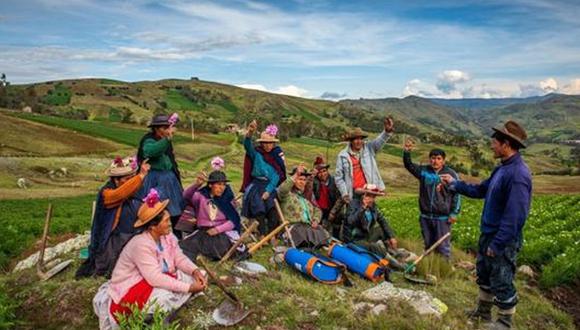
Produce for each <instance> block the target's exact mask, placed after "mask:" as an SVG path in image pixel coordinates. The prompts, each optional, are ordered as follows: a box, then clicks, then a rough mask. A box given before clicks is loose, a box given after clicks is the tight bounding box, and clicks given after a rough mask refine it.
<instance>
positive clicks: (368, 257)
mask: <svg viewBox="0 0 580 330" xmlns="http://www.w3.org/2000/svg"><path fill="white" fill-rule="evenodd" d="M328 256H329V257H330V258H332V259H334V260H336V261H338V262H340V263H342V264H344V265H345V266H346V268H347V269H348V270H349V271H351V272H353V273H356V274H358V275H359V276H361V277H363V278H366V279H367V280H370V281H372V282H379V281H381V280H383V279H384V274H385V272H388V269H387V266H388V265H389V261H388V260H386V259H384V258H381V257H379V256H377V255H375V254H373V253H371V252H370V251H368V250H367V249H365V248H363V247H360V246H358V245H354V244H346V245H343V244H339V243H336V242H335V243H333V244H331V245H330V248H329V249H328Z"/></svg>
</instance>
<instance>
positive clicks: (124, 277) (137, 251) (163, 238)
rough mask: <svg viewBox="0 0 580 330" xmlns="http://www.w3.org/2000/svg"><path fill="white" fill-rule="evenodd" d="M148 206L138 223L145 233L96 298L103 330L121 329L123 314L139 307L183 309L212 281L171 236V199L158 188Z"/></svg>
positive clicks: (124, 255)
mask: <svg viewBox="0 0 580 330" xmlns="http://www.w3.org/2000/svg"><path fill="white" fill-rule="evenodd" d="M144 202H145V203H144V204H143V205H142V206H141V207H140V208H139V212H138V215H137V222H135V228H138V229H139V230H141V231H142V232H141V233H140V234H138V235H136V236H135V237H133V238H132V239H131V240H130V241H129V243H127V245H126V246H125V248H124V249H123V252H121V256H120V257H119V260H118V261H117V264H116V265H115V269H114V270H113V276H112V278H111V280H110V281H108V282H106V283H105V284H103V285H102V286H101V287H100V288H99V290H98V292H97V294H96V295H95V298H94V299H93V307H94V310H95V313H96V314H97V316H98V317H99V327H100V328H101V329H112V328H116V327H117V325H118V322H119V317H120V315H130V314H131V308H132V307H133V308H134V306H137V308H138V309H139V310H145V311H146V312H147V313H153V311H155V310H156V309H159V310H161V311H163V312H171V311H174V310H177V309H178V308H179V307H181V306H182V305H183V304H184V303H185V302H186V301H187V300H188V299H189V297H190V296H191V294H192V293H197V292H200V291H203V290H204V289H205V288H206V287H207V279H206V278H205V276H204V275H203V274H202V272H201V271H200V270H199V269H198V268H197V266H196V265H195V264H193V263H192V262H191V260H189V259H188V258H187V257H186V256H185V255H184V254H183V252H182V251H181V249H180V248H179V245H178V243H177V238H176V237H175V236H174V235H173V234H172V233H171V222H170V215H169V212H168V211H167V210H166V208H167V205H168V204H169V200H164V201H159V195H158V193H157V191H156V190H154V189H152V190H151V192H150V193H149V194H148V195H147V197H146V198H145V200H144Z"/></svg>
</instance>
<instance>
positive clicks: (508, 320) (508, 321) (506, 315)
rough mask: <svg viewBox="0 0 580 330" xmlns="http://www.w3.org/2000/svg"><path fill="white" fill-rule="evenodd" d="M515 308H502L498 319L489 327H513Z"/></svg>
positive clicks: (493, 329) (498, 313)
mask: <svg viewBox="0 0 580 330" xmlns="http://www.w3.org/2000/svg"><path fill="white" fill-rule="evenodd" d="M514 312H515V309H514V308H510V309H500V310H499V311H498V312H497V320H496V321H495V322H493V323H492V324H491V325H490V327H489V329H491V330H504V329H512V328H513V320H512V317H513V316H514Z"/></svg>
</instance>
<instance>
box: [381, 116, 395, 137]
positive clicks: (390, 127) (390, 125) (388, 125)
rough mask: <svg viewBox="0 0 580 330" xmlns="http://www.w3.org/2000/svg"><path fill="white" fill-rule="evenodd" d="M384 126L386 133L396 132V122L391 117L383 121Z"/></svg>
mask: <svg viewBox="0 0 580 330" xmlns="http://www.w3.org/2000/svg"><path fill="white" fill-rule="evenodd" d="M383 125H384V126H385V132H387V133H392V132H393V131H394V130H395V122H394V120H393V118H392V117H391V116H389V117H386V118H385V119H384V120H383Z"/></svg>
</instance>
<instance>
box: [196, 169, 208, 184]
mask: <svg viewBox="0 0 580 330" xmlns="http://www.w3.org/2000/svg"><path fill="white" fill-rule="evenodd" d="M206 181H207V174H206V173H205V172H204V171H201V172H199V173H198V174H197V177H196V178H195V185H196V186H201V185H202V184H204V183H205V182H206Z"/></svg>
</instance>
